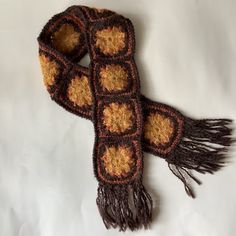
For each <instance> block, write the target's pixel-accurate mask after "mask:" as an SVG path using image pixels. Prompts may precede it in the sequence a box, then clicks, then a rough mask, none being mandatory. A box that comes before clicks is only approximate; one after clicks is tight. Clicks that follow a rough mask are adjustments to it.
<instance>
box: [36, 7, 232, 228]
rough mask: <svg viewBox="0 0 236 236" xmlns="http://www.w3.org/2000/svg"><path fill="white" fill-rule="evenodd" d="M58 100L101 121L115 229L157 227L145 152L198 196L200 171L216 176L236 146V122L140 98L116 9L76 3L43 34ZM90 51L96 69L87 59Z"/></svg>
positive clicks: (99, 164)
mask: <svg viewBox="0 0 236 236" xmlns="http://www.w3.org/2000/svg"><path fill="white" fill-rule="evenodd" d="M38 42H39V58H40V63H41V67H42V73H43V77H44V83H45V85H46V88H47V90H48V92H49V93H50V96H51V98H52V99H53V100H54V101H55V102H56V103H58V104H59V105H60V106H62V107H64V108H65V109H66V110H68V111H69V112H72V113H74V114H75V115H77V116H80V117H84V118H87V119H89V120H91V121H92V122H93V124H94V130H95V142H94V150H93V166H94V173H95V176H96V178H97V180H98V182H99V186H98V191H97V201H96V202H97V206H98V209H99V212H100V214H101V217H102V219H103V222H104V224H105V226H106V227H107V228H109V227H110V226H111V227H114V228H115V227H118V228H119V229H120V230H123V231H125V230H126V229H127V228H129V229H131V230H135V229H138V228H141V227H143V226H144V227H145V228H146V227H147V226H149V224H150V222H151V220H152V208H153V204H152V199H151V196H150V195H149V194H148V192H147V191H146V189H145V188H144V186H143V183H142V174H143V151H145V152H148V153H152V154H154V155H156V156H160V157H162V158H164V159H165V160H166V162H167V163H168V166H169V169H170V170H171V171H172V173H173V174H174V175H176V176H177V177H178V178H179V179H180V180H181V181H182V182H183V183H184V187H185V190H186V192H187V194H188V195H190V196H191V197H194V192H193V190H192V188H191V186H190V183H189V180H191V179H192V180H194V181H195V182H197V183H198V184H200V183H201V182H200V181H199V180H198V179H197V178H196V177H194V175H193V174H192V171H197V172H199V173H203V174H204V173H211V174H212V173H214V172H215V171H217V170H219V169H220V168H221V167H222V166H223V165H224V163H225V153H226V151H227V148H228V147H229V145H230V144H231V142H232V138H231V136H230V134H231V131H232V130H231V128H230V127H229V125H230V123H231V120H229V119H201V120H194V119H191V118H188V117H186V116H184V115H183V114H182V113H180V112H179V111H177V110H176V109H174V108H172V107H170V106H168V105H165V104H162V103H158V102H154V101H151V100H150V99H148V98H146V97H145V96H143V95H141V94H140V82H139V76H138V71H137V67H136V64H135V60H134V53H135V34H134V28H133V25H132V23H131V21H130V20H129V19H127V18H125V17H123V16H121V15H119V14H117V13H115V12H112V11H109V10H105V9H95V8H89V7H85V6H72V7H70V8H68V9H66V10H65V11H64V12H62V13H60V14H57V15H55V16H54V17H52V19H50V20H49V22H48V23H47V24H46V25H45V27H44V28H43V30H42V32H41V33H40V35H39V37H38ZM87 53H88V54H89V57H90V60H91V62H90V65H89V68H87V67H84V66H81V65H79V64H78V63H79V61H80V60H81V59H82V58H83V57H84V56H85V54H87ZM191 170H192V171H191Z"/></svg>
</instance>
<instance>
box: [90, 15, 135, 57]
mask: <svg viewBox="0 0 236 236" xmlns="http://www.w3.org/2000/svg"><path fill="white" fill-rule="evenodd" d="M127 23H128V24H127ZM90 27H91V28H90V32H91V34H90V35H89V37H90V42H91V43H90V47H91V54H92V58H93V59H99V58H108V59H111V58H113V59H114V58H116V59H118V58H124V57H127V56H129V55H131V54H133V53H134V43H133V40H134V39H133V38H132V35H133V27H132V25H131V24H129V22H128V20H127V19H125V18H121V17H120V16H119V17H118V16H116V15H114V16H111V17H109V18H107V19H106V20H103V19H101V20H98V21H95V22H93V23H91V26H90Z"/></svg>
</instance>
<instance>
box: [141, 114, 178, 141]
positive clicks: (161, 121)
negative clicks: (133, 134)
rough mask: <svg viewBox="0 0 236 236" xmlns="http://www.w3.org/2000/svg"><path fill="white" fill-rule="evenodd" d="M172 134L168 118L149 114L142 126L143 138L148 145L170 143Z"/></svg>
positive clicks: (172, 128) (171, 124) (171, 125)
mask: <svg viewBox="0 0 236 236" xmlns="http://www.w3.org/2000/svg"><path fill="white" fill-rule="evenodd" d="M173 132H174V124H173V121H172V120H170V119H169V118H168V117H166V116H163V115H160V114H157V113H151V114H150V115H149V116H148V117H147V120H146V122H145V125H144V138H145V139H147V140H148V141H149V142H150V143H154V144H156V145H160V144H162V145H164V144H166V143H168V142H169V141H170V138H171V137H172V135H173Z"/></svg>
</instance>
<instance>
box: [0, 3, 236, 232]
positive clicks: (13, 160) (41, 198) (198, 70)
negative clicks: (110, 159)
mask: <svg viewBox="0 0 236 236" xmlns="http://www.w3.org/2000/svg"><path fill="white" fill-rule="evenodd" d="M72 4H77V5H79V4H84V5H89V6H94V7H95V6H96V7H101V8H108V9H112V10H114V11H117V12H118V13H120V14H123V15H125V16H126V17H128V18H130V19H131V20H132V22H133V24H134V26H135V30H136V40H137V46H136V51H137V54H136V61H137V64H138V67H139V73H140V79H141V83H142V92H143V94H145V95H146V96H148V97H150V98H152V99H155V100H157V101H162V102H165V103H167V104H170V105H173V106H175V107H176V108H179V109H181V111H184V112H185V114H187V115H189V116H191V117H194V118H202V117H218V118H221V117H227V118H232V119H235V117H236V109H235V105H236V104H235V103H236V93H235V88H236V80H235V77H236V27H235V26H236V14H235V12H236V1H234V0H179V1H175V0H165V1H162V0H152V1H151V0H149V1H147V0H139V1H137V0H129V1H127V0H118V1H115V0H112V1H111V0H110V1H105V0H99V1H92V0H89V1H66V0H50V1H48V0H40V1H35V0H34V1H32V0H21V1H17V0H15V1H9V0H0V55H1V56H0V78H1V85H0V113H1V114H0V124H1V132H0V236H16V235H17V236H65V235H66V236H78V235H81V236H82V235H83V236H91V235H97V236H100V235H101V236H105V235H112V236H115V235H121V234H122V233H120V232H118V231H117V230H113V229H111V230H109V231H107V230H106V229H105V227H104V225H103V223H102V220H101V218H100V216H99V213H98V210H97V207H96V203H95V198H96V187H97V182H96V179H95V178H94V176H93V168H92V148H93V140H94V133H93V126H92V123H90V122H89V121H87V120H85V119H81V118H78V117H76V116H75V115H72V114H70V113H68V112H66V111H65V110H63V109H62V108H61V107H59V106H58V105H57V104H56V103H54V102H52V101H51V100H50V98H49V94H48V93H47V92H46V89H45V88H44V86H43V83H42V75H41V71H40V67H39V62H38V45H37V41H36V38H37V36H38V34H39V32H40V31H41V29H42V27H43V26H44V24H45V23H46V22H47V21H48V20H49V18H50V17H52V16H53V15H54V14H56V13H58V12H61V11H63V10H64V9H65V8H66V7H68V6H70V5H72ZM235 154H236V153H235V150H232V152H231V156H232V158H231V163H230V164H229V165H228V166H227V167H226V168H224V169H223V170H222V171H220V172H218V173H217V174H215V175H214V176H211V175H206V176H199V177H200V178H201V180H202V181H203V185H202V186H200V187H199V186H195V190H196V192H197V199H195V200H193V199H190V198H189V197H187V195H186V194H185V192H184V188H183V185H182V183H180V181H179V180H178V179H177V178H175V177H174V176H173V175H172V174H171V173H170V171H169V170H168V168H167V165H166V163H165V161H164V160H163V159H160V158H158V157H156V156H152V155H150V154H145V170H144V182H145V185H146V187H147V189H148V190H149V192H151V194H152V196H153V200H154V202H155V210H154V216H155V217H154V219H153V224H152V227H151V229H150V230H147V231H144V230H141V231H138V232H133V233H132V232H126V233H125V234H126V235H127V236H128V235H149V236H156V235H161V236H222V235H223V236H233V235H235V231H236V225H235V217H236V189H235V185H236V176H235V173H236V165H235V156H236V155H235ZM157 208H158V209H159V210H157Z"/></svg>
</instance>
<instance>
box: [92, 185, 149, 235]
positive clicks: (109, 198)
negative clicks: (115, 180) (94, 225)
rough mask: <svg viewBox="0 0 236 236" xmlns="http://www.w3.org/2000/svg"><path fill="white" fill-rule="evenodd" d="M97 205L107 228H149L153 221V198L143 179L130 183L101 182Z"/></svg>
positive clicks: (121, 229) (122, 229)
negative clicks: (109, 183) (113, 183)
mask: <svg viewBox="0 0 236 236" xmlns="http://www.w3.org/2000/svg"><path fill="white" fill-rule="evenodd" d="M97 206H98V209H99V212H100V214H101V216H102V219H103V222H104V224H105V226H106V228H107V229H109V228H110V227H113V228H116V227H119V230H120V231H125V230H126V229H127V228H129V229H130V230H131V231H133V230H137V229H139V228H142V227H143V226H144V228H148V226H149V224H150V223H151V221H152V199H151V196H150V195H149V194H148V193H147V191H146V190H145V188H144V186H143V185H142V183H141V180H139V181H138V182H134V183H132V184H129V185H108V184H103V183H99V186H98V195H97Z"/></svg>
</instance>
